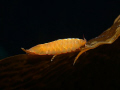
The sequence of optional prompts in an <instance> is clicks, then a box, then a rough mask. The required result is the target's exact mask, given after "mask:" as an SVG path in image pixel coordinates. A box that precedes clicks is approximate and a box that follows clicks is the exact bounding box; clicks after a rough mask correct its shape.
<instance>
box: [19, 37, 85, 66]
mask: <svg viewBox="0 0 120 90" xmlns="http://www.w3.org/2000/svg"><path fill="white" fill-rule="evenodd" d="M85 44H86V39H85V38H84V39H78V38H67V39H58V40H55V41H52V42H49V43H44V44H38V45H36V46H34V47H32V48H30V49H28V50H25V49H24V48H21V49H22V50H23V51H25V52H26V53H28V54H31V55H53V57H52V58H51V61H53V59H54V58H55V56H57V55H59V54H63V53H68V52H72V51H75V50H77V49H78V50H80V47H81V46H85ZM76 61H77V60H74V63H73V64H75V62H76Z"/></svg>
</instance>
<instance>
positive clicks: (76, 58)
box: [73, 48, 90, 65]
mask: <svg viewBox="0 0 120 90" xmlns="http://www.w3.org/2000/svg"><path fill="white" fill-rule="evenodd" d="M89 49H90V48H89ZM89 49H84V50H82V51H80V52H79V53H78V55H77V56H76V57H75V60H74V63H73V65H74V64H75V62H76V61H77V60H78V58H79V57H80V55H81V54H82V53H84V52H86V51H87V50H89Z"/></svg>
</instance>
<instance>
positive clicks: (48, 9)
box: [0, 0, 120, 59]
mask: <svg viewBox="0 0 120 90" xmlns="http://www.w3.org/2000/svg"><path fill="white" fill-rule="evenodd" d="M1 6H2V12H1V18H0V21H1V22H0V26H1V28H0V59H2V58H5V57H8V56H13V55H17V54H23V53H24V52H23V51H22V50H21V47H23V48H25V49H29V48H31V47H33V46H35V45H37V44H42V43H46V42H50V41H54V40H57V39H64V38H83V34H84V36H85V38H86V39H87V40H90V39H92V38H94V37H96V36H98V35H99V34H101V33H102V32H103V31H105V30H106V29H108V28H109V27H110V26H111V25H112V24H113V21H114V19H115V18H116V17H117V16H118V15H119V14H120V3H119V2H116V1H114V0H112V1H108V2H106V1H104V0H102V1H97V0H96V1H91V0H89V1H87V0H76V1H73V0H68V1H61V0H59V1H58V0H56V1H51V0H38V1H34V0H33V1H31V0H29V1H25V0H20V1H18V0H13V1H11V0H3V1H2V5H1Z"/></svg>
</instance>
